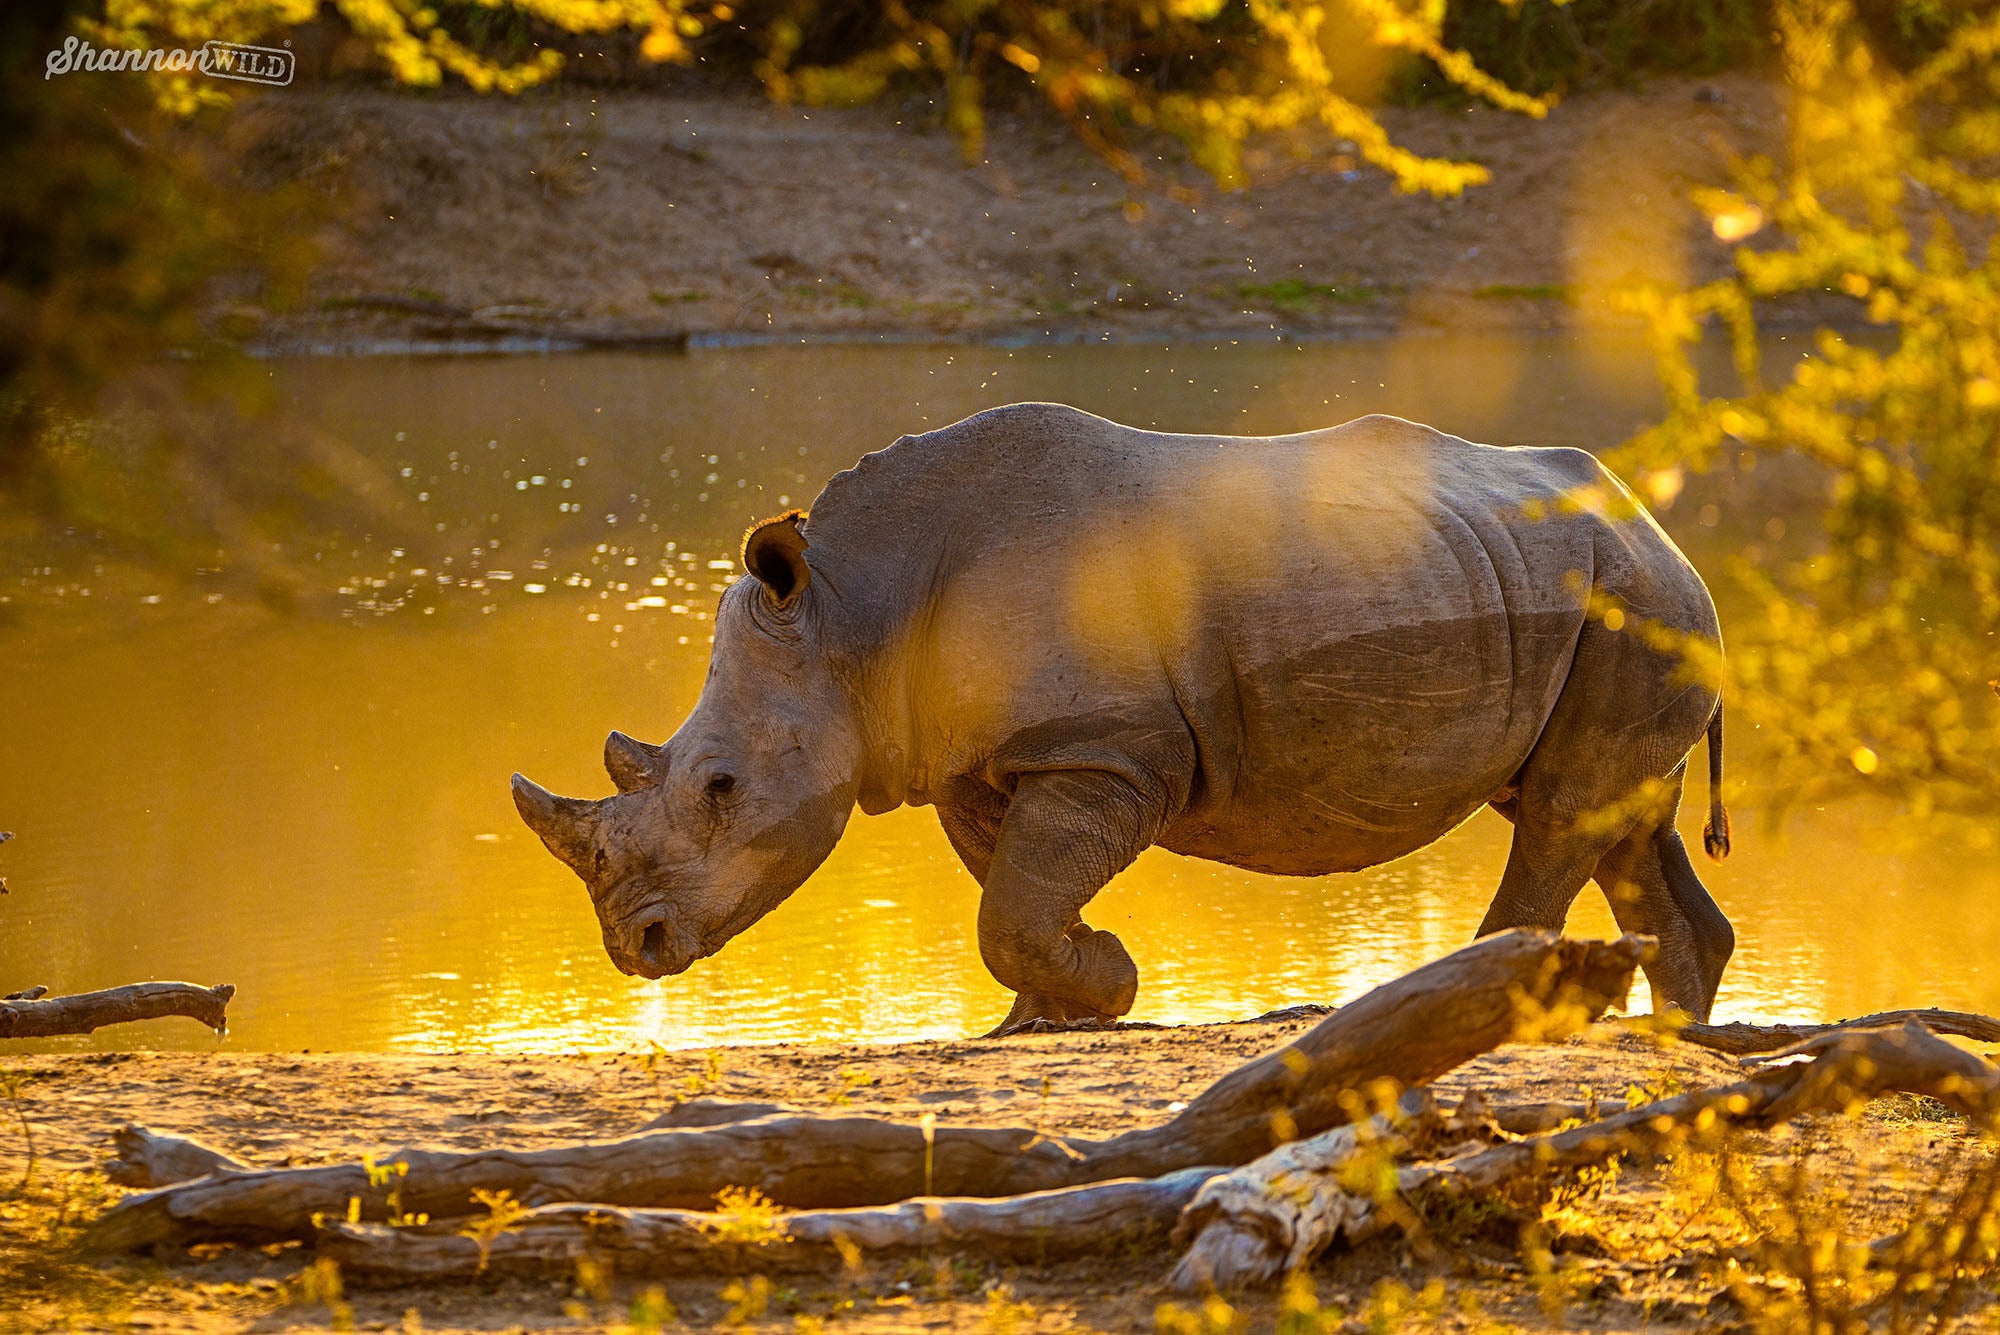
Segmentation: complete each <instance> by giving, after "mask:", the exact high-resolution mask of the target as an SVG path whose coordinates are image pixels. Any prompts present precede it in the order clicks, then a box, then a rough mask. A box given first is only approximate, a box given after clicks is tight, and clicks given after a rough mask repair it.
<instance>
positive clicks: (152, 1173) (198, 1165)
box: [104, 1126, 250, 1187]
mask: <svg viewBox="0 0 2000 1335" xmlns="http://www.w3.org/2000/svg"><path fill="white" fill-rule="evenodd" d="M111 1143H112V1145H113V1146H114V1147H115V1148H116V1149H117V1151H118V1156H117V1157H116V1158H114V1159H112V1160H111V1161H110V1162H108V1163H106V1164H105V1165H104V1175H105V1176H106V1177H108V1178H110V1179H111V1180H112V1181H113V1182H116V1183H118V1184H119V1185H120V1186H124V1187H165V1186H171V1185H172V1184H174V1183H176V1182H192V1181H193V1180H194V1179H195V1178H198V1177H207V1176H208V1175H209V1174H210V1173H243V1172H248V1171H250V1170H249V1168H248V1167H247V1166H246V1165H244V1164H242V1163H239V1162H237V1161H236V1160H235V1159H232V1158H230V1157H229V1156H228V1155H226V1154H224V1153H223V1152H222V1151H221V1150H212V1149H210V1148H209V1147H208V1146H206V1145H203V1144H201V1143H200V1142H198V1141H193V1140H183V1139H181V1138H180V1137H179V1136H162V1135H159V1134H157V1133H155V1132H152V1131H148V1130H147V1129H146V1128H145V1127H143V1126H126V1127H120V1128H119V1129H118V1130H116V1131H114V1132H112V1133H111Z"/></svg>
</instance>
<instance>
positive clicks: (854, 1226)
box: [314, 1168, 1225, 1283]
mask: <svg viewBox="0 0 2000 1335" xmlns="http://www.w3.org/2000/svg"><path fill="white" fill-rule="evenodd" d="M1223 1171H1225V1170H1224V1169H1221V1168H1184V1169H1181V1170H1180V1171H1179V1172H1176V1173H1168V1174H1166V1175H1165V1176H1163V1177H1156V1178H1121V1179H1118V1180H1115V1181H1111V1182H1096V1183H1091V1184H1090V1185H1088V1186H1081V1187H1065V1188H1063V1189H1061V1190H1058V1191H1041V1192H1032V1193H1028V1194H1025V1195H1020V1196H1001V1197H997V1198H992V1199H987V1198H982V1197H965V1196H957V1197H929V1196H920V1197H917V1198H916V1199H914V1200H907V1201H902V1202H900V1203H898V1204H895V1205H889V1206H882V1207H873V1208H860V1209H844V1210H806V1211H802V1212H800V1213H797V1214H786V1215H778V1216H775V1217H774V1218H771V1219H770V1220H769V1221H768V1222H760V1221H733V1220H731V1219H730V1218H729V1217H728V1216H727V1215H717V1214H715V1213H712V1212H705V1211H695V1210H646V1209H623V1208H619V1207H616V1206H605V1205H579V1204H575V1203H567V1204H562V1205H545V1206H542V1207H540V1208H539V1209H534V1210H529V1211H527V1212H526V1213H525V1214H521V1215H518V1216H516V1217H514V1218H513V1219H511V1220H508V1221H507V1222H506V1223H505V1226H504V1227H498V1226H496V1227H495V1229H494V1231H492V1232H491V1233H489V1234H487V1235H486V1236H484V1237H481V1236H479V1235H478V1232H477V1229H476V1222H477V1221H475V1226H474V1227H468V1226H467V1224H466V1222H465V1221H463V1220H461V1221H458V1222H457V1223H456V1224H442V1223H441V1224H422V1225H418V1226H416V1227H413V1228H397V1227H394V1226H392V1225H389V1224H350V1223H347V1222H345V1221H344V1220H342V1221H336V1222H331V1223H327V1224H325V1225H323V1226H322V1227H321V1228H320V1229H319V1231H318V1232H317V1233H316V1234H315V1236H314V1241H315V1243H316V1245H317V1247H318V1250H319V1254H320V1255H321V1256H329V1257H332V1258H333V1260H334V1261H336V1262H337V1263H338V1264H339V1265H340V1271H341V1274H342V1276H343V1277H348V1278H358V1279H371V1280H376V1281H380V1282H389V1283H414V1282H419V1281H426V1280H441V1279H470V1278H472V1277H473V1276H475V1275H478V1274H481V1273H503V1274H514V1273H528V1274H538V1273H539V1274H560V1275H567V1274H574V1273H575V1270H576V1263H577V1261H578V1259H580V1258H582V1257H585V1256H588V1257H589V1258H591V1259H592V1260H593V1261H595V1262H597V1263H598V1264H599V1265H603V1266H606V1267H608V1268H610V1269H612V1270H615V1271H617V1272H619V1273H622V1274H627V1275H641V1274H643V1275H663V1274H675V1273H683V1274H688V1273H691V1274H712V1273H718V1272H721V1273H728V1272H732V1271H748V1270H756V1271H760V1272H763V1273H766V1274H769V1273H773V1272H789V1271H800V1270H823V1269H828V1268H832V1267H836V1266H839V1265H841V1264H846V1263H853V1262H856V1261H858V1260H859V1259H860V1258H861V1257H862V1256H905V1255H909V1254H911V1253H913V1252H927V1251H932V1250H947V1249H948V1250H953V1251H961V1252H974V1253H977V1254H979V1255H981V1256H989V1257H995V1258H1005V1259H1013V1260H1028V1261H1042V1260H1052V1259H1057V1258H1067V1257H1071V1256H1080V1255H1093V1254H1098V1253H1102V1252H1105V1251H1117V1250H1123V1249H1126V1248H1130V1247H1133V1246H1135V1245H1139V1244H1143V1243H1147V1242H1152V1243H1158V1242H1160V1241H1162V1240H1164V1239H1165V1238H1166V1236H1167V1233H1168V1231H1169V1230H1170V1229H1172V1227H1173V1225H1174V1221H1175V1220H1176V1219H1178V1218H1179V1217H1180V1213H1181V1210H1182V1208H1183V1207H1184V1206H1185V1205H1186V1204H1187V1203H1188V1201H1190V1200H1191V1199H1193V1197H1194V1194H1195V1192H1196V1191H1197V1190H1199V1189H1200V1187H1201V1185H1202V1183H1204V1182H1206V1181H1208V1179H1210V1178H1211V1177H1214V1176H1215V1175H1216V1174H1218V1173H1221V1172H1223ZM496 1225H497V1221H496Z"/></svg>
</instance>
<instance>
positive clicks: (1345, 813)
mask: <svg viewBox="0 0 2000 1335" xmlns="http://www.w3.org/2000/svg"><path fill="white" fill-rule="evenodd" d="M1577 629H1578V616H1577V614H1576V613H1573V612H1567V611H1561V612H1549V613H1545V614H1541V615H1530V616H1526V617H1523V616H1519V615H1516V616H1512V617H1509V616H1507V615H1504V614H1499V615H1492V616H1472V617H1458V618H1447V619H1440V620H1436V621H1430V622H1423V623H1419V624H1415V625H1404V626H1395V627H1384V628H1381V629H1377V630H1374V631H1370V632H1365V633H1360V634H1352V635H1345V636H1339V637H1334V638H1329V639H1327V640H1325V641H1322V642H1320V643H1317V644H1315V645H1313V646H1311V647H1310V648H1308V649H1306V650H1303V651H1301V652H1296V653H1293V654H1290V655H1279V656H1275V657H1272V658H1269V659H1266V660H1265V661H1263V662H1262V663H1261V664H1260V665H1255V666H1253V667H1252V668H1251V670H1248V671H1245V670H1243V664H1242V663H1241V660H1239V667H1238V673H1237V674H1236V677H1237V679H1236V681H1235V682H1234V689H1235V701H1236V702H1237V703H1238V705H1239V709H1238V712H1237V716H1236V719H1235V720H1234V721H1233V725H1232V724H1231V723H1226V722H1221V721H1217V722H1216V723H1215V726H1217V727H1229V728H1231V730H1232V731H1235V732H1237V734H1238V735H1240V737H1241V750H1240V752H1239V753H1238V760H1237V764H1236V767H1235V773H1234V776H1233V782H1231V783H1228V784H1226V785H1225V784H1222V783H1210V784H1204V785H1202V786H1201V787H1200V788H1199V790H1198V793H1199V795H1198V797H1197V799H1196V800H1195V801H1194V802H1191V803H1190V805H1189V808H1188V810H1187V811H1186V812H1184V813H1183V814H1182V816H1181V817H1180V818H1179V819H1177V820H1176V821H1174V822H1173V823H1172V824H1171V825H1170V826H1169V827H1168V829H1167V830H1166V831H1165V832H1164V834H1163V837H1162V838H1161V840H1160V842H1161V844H1162V845H1163V846H1165V847H1167V848H1169V849H1172V850H1173V851H1175V852H1179V853H1185V854H1188V855H1190V856H1194V857H1202V858H1209V859H1212V860H1215V861H1219V862H1226V863H1229V864H1231V865H1234V866H1240V867H1246V868H1249V869H1252V870H1257V871H1266V872H1272V873H1277V874H1281V875H1295V876H1312V875H1322V874H1325V873H1328V872H1336V871H1356V870H1359V869H1361V868H1363V867H1371V866H1375V865H1377V864H1379V863H1383V862H1388V861H1391V860H1393V859H1395V858H1399V857H1402V856H1404V855H1405V854H1408V853H1411V852H1414V851H1415V850H1417V849H1419V848H1422V847H1424V846H1425V845H1426V844H1429V843H1431V842H1433V841H1435V840H1436V839H1438V838H1439V837H1440V836H1442V835H1444V834H1446V833H1447V832H1449V831H1450V830H1452V829H1453V828H1455V827H1456V826H1458V825H1459V824H1461V823H1462V822H1464V821H1465V820H1466V819H1467V818H1468V817H1470V816H1471V815H1472V814H1473V813H1474V812H1476V811H1478V810H1479V808H1480V807H1481V806H1483V805H1485V804H1486V803H1487V802H1488V801H1489V800H1491V799H1492V798H1493V797H1494V796H1495V795H1496V794H1497V793H1498V792H1499V791H1500V790H1501V789H1502V788H1503V787H1505V786H1506V784H1507V783H1508V782H1509V781H1510V780H1511V779H1512V778H1513V777H1514V776H1515V775H1516V774H1517V773H1518V772H1519V771H1520V769H1521V767H1522V765H1523V764H1525V763H1526V761H1527V758H1528V754H1529V752H1530V751H1532V750H1533V749H1534V745H1535V742H1536V740H1537V739H1538V738H1539V736H1540V735H1541V730H1542V725H1543V723H1544V722H1545V721H1546V720H1547V718H1548V716H1549V713H1550V711H1551V710H1553V708H1554V706H1555V701H1556V698H1557V696H1559V695H1560V694H1561V690H1562V685H1563V682H1564V680H1565V679H1566V677H1567V673H1568V667H1569V662H1570V655H1571V652H1572V650H1573V647H1574V645H1575V641H1576V634H1577ZM1210 750H1211V752H1213V750H1214V748H1210Z"/></svg>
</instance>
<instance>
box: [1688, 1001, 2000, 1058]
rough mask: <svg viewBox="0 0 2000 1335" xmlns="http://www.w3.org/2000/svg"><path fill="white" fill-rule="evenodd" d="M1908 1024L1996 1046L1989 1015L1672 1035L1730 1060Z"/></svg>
mask: <svg viewBox="0 0 2000 1335" xmlns="http://www.w3.org/2000/svg"><path fill="white" fill-rule="evenodd" d="M1912 1020H1914V1021H1915V1022H1916V1023H1918V1024H1920V1025H1922V1026H1923V1027H1924V1028H1926V1029H1928V1030H1930V1031H1931V1032H1932V1033H1934V1034H1951V1035H1953V1036H1954V1037H1957V1038H1969V1039H1972V1040H1973V1041H1974V1042H1976V1043H2000V1020H1996V1019H1994V1018H1993V1017H1992V1016H1991V1015H1980V1014H1978V1013H1976V1012H1973V1011H1946V1010H1928V1009H1927V1010H1902V1011H1880V1012H1878V1013H1876V1014H1874V1015H1863V1016H1861V1017H1859V1018H1858V1019H1853V1020H1835V1021H1833V1022H1832V1023H1830V1024H1746V1023H1744V1022H1742V1021H1740V1020H1739V1021H1735V1022H1732V1023H1730V1024H1687V1025H1682V1026H1681V1027H1680V1028H1678V1029H1676V1030H1674V1031H1673V1032H1674V1034H1675V1035H1676V1036H1677V1037H1678V1038H1680V1039H1681V1041H1682V1042H1685V1043H1693V1044H1695V1045H1696V1046H1698V1047H1704V1048H1710V1049H1713V1050H1714V1051H1716V1052H1721V1053H1725V1054H1727V1055H1729V1056H1731V1057H1744V1056H1749V1055H1751V1054H1753V1053H1759V1052H1776V1051H1777V1050H1778V1049H1780V1048H1788V1047H1791V1046H1792V1045H1793V1044H1796V1043H1803V1042H1805V1041H1807V1040H1808V1039H1812V1038H1817V1037H1819V1036H1821V1035H1823V1034H1833V1033H1840V1032H1843V1031H1845V1030H1851V1029H1880V1028H1882V1027H1884V1026H1886V1025H1900V1024H1904V1023H1906V1022H1908V1021H1912Z"/></svg>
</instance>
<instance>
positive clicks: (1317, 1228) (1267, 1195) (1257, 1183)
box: [1168, 1021, 2000, 1292]
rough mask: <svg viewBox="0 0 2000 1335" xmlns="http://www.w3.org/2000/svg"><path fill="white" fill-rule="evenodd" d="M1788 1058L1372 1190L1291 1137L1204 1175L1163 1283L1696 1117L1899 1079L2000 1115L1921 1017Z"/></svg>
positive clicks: (1342, 1162)
mask: <svg viewBox="0 0 2000 1335" xmlns="http://www.w3.org/2000/svg"><path fill="white" fill-rule="evenodd" d="M1795 1056H1811V1057H1813V1060H1812V1061H1810V1062H1806V1063H1803V1064H1798V1065H1787V1066H1773V1067H1769V1068H1768V1069H1766V1070H1763V1071H1760V1072H1758V1073H1757V1074H1756V1075H1754V1076H1752V1077H1750V1078H1749V1079H1748V1080H1744V1081H1741V1082H1738V1083H1735V1084H1731V1085H1725V1086H1722V1087H1720V1088H1717V1089H1707V1090H1697V1091H1694V1092H1691V1093H1687V1094H1682V1095H1679V1096H1677V1097H1675V1098H1671V1099H1664V1100H1661V1101H1659V1102H1657V1103H1649V1104H1644V1105H1641V1106H1639V1107H1637V1108H1631V1109H1628V1110H1627V1111H1625V1112H1622V1113H1618V1114H1616V1115H1615V1116H1612V1117H1607V1118H1604V1119H1602V1120H1599V1121H1595V1122H1588V1123H1585V1124H1584V1125H1582V1126H1577V1127H1572V1128H1569V1129H1568V1130H1564V1131H1557V1132H1552V1133H1549V1134H1545V1135H1539V1136H1533V1137H1529V1138H1527V1139H1523V1140H1516V1141H1512V1142H1510V1143H1507V1144H1502V1145H1497V1146H1494V1147H1493V1148H1491V1149H1485V1150H1480V1151H1478V1152H1476V1153H1472V1154H1467V1155H1463V1156H1461V1157H1458V1158H1455V1159H1450V1160H1447V1161H1444V1162H1441V1163H1427V1164H1418V1165H1413V1166H1411V1167H1407V1168H1402V1169H1399V1170H1398V1171H1397V1172H1396V1174H1395V1177H1394V1179H1393V1189H1390V1190H1384V1191H1382V1192H1379V1193H1364V1192H1358V1191H1353V1190H1350V1189H1349V1187H1348V1186H1347V1185H1346V1184H1343V1183H1342V1181H1341V1175H1342V1172H1343V1170H1344V1169H1347V1168H1348V1167H1349V1166H1350V1165H1351V1164H1352V1162H1353V1160H1354V1157H1355V1155H1356V1153H1357V1147H1356V1146H1355V1144H1354V1143H1353V1142H1352V1140H1351V1139H1348V1138H1343V1137H1342V1136H1341V1134H1340V1133H1338V1132H1330V1133H1327V1134H1324V1135H1321V1136H1317V1137H1314V1138H1313V1139H1311V1140H1308V1141H1304V1142H1301V1143H1300V1144H1297V1145H1288V1146H1285V1147H1284V1148H1283V1149H1281V1150H1278V1151H1276V1152H1275V1153H1273V1154H1269V1155H1266V1156H1264V1157H1263V1158H1261V1159H1259V1160H1257V1161H1255V1162H1254V1163H1251V1164H1249V1165H1247V1166H1245V1167H1243V1168H1240V1169H1238V1170H1236V1171H1235V1172H1232V1173H1226V1174H1222V1175H1219V1176H1217V1177H1215V1178H1214V1179H1212V1180H1210V1181H1209V1182H1207V1183H1206V1184H1204V1185H1203V1187H1202V1189H1201V1190H1200V1192H1199V1193H1197V1195H1196V1197H1195V1199H1194V1201H1193V1202H1191V1203H1190V1204H1189V1206H1188V1208H1187V1211H1186V1213H1185V1214H1184V1215H1183V1217H1182V1220H1181V1222H1180V1224H1179V1225H1177V1226H1176V1229H1175V1239H1176V1242H1177V1243H1179V1244H1180V1245H1182V1246H1184V1247H1185V1248H1186V1250H1185V1252H1184V1254H1183V1255H1182V1257H1181V1260H1180V1262H1179V1264H1177V1265H1176V1266H1175V1267H1174V1270H1173V1272H1172V1274H1171V1275H1170V1276H1169V1277H1168V1284H1169V1286H1170V1287H1172V1288H1174V1289H1176V1290H1178V1291H1181V1292H1200V1291H1203V1290H1207V1289H1226V1288H1238V1287H1248V1286H1254V1285H1262V1284H1269V1283H1271V1282H1273V1281H1274V1280H1276V1279H1277V1278H1278V1277H1279V1276H1280V1275H1282V1274H1284V1273H1285V1272H1286V1271H1288V1270H1292V1269H1296V1268H1298V1267H1300V1266H1303V1265H1306V1264H1309V1263H1310V1262H1311V1261H1312V1259H1313V1258H1314V1257H1315V1256H1317V1255H1319V1253H1320V1252H1322V1251H1324V1250H1325V1249H1326V1248H1327V1247H1328V1246H1330V1245H1331V1244H1332V1243H1334V1242H1335V1241H1339V1240H1345V1241H1346V1242H1347V1243H1348V1244H1349V1245H1350V1246H1351V1245H1354V1244H1356V1243H1359V1242H1362V1241H1365V1240H1366V1239H1368V1238H1371V1237H1374V1236H1376V1235H1378V1234H1380V1233H1383V1232H1386V1231H1388V1230H1389V1229H1391V1228H1393V1227H1395V1226H1396V1225H1397V1224H1398V1223H1399V1222H1401V1221H1406V1220H1410V1219H1413V1218H1415V1217H1417V1214H1418V1213H1420V1212H1421V1211H1423V1210H1426V1209H1431V1208H1435V1207H1437V1206H1439V1205H1443V1204H1448V1203H1449V1202H1451V1201H1453V1200H1463V1199H1466V1198H1469V1197H1473V1196H1478V1195H1491V1194H1494V1193H1500V1192H1507V1191H1518V1190H1521V1189H1522V1188H1524V1187H1532V1186H1535V1185H1538V1184H1539V1183H1541V1182H1544V1181H1546V1179H1547V1178H1548V1176H1549V1175H1550V1174H1551V1173H1553V1172H1556V1171H1559V1170H1563V1169H1572V1168H1581V1167H1587V1166H1591V1165H1595V1164H1601V1163H1604V1162H1606V1161H1607V1160H1609V1159H1612V1158H1614V1157H1616V1156H1618V1155H1621V1154H1628V1153H1657V1152H1659V1151H1661V1150H1662V1149H1665V1148H1667V1147H1670V1146H1672V1145H1674V1144H1676V1143H1679V1142H1680V1141H1682V1140H1683V1139H1685V1138H1686V1137H1687V1136H1688V1135H1689V1134H1690V1132H1691V1131H1692V1130H1695V1129H1699V1130H1702V1131H1704V1132H1706V1131H1712V1130H1714V1129H1716V1128H1719V1127H1724V1126H1728V1127H1734V1128H1738V1129H1743V1130H1758V1129H1762V1128H1766V1127H1771V1126H1775V1125H1777V1124H1778V1123H1780V1122H1785V1121H1789V1120H1791V1119H1792V1118H1794V1117H1797V1116H1799V1115H1801V1114H1803V1113H1808V1112H1819V1111H1838V1110H1842V1109H1845V1108H1848V1107H1850V1106H1852V1105H1854V1104H1857V1103H1860V1102H1865V1101H1866V1100H1867V1099H1870V1098H1873V1097H1875V1096H1876V1095H1878V1094H1885V1093H1890V1092H1898V1091H1900V1092H1904V1093H1912V1094H1928V1095H1930V1096H1931V1097H1933V1098H1937V1099H1941V1100H1943V1101H1944V1102H1946V1103H1948V1104H1950V1105H1951V1106H1952V1107H1954V1108H1956V1109H1958V1110H1959V1111H1961V1112H1964V1113H1966V1114H1967V1115H1968V1116H1971V1117H1973V1118H1974V1119H1975V1120H1976V1121H1977V1122H1979V1124H1980V1125H1982V1126H1984V1127H1987V1128H1988V1129H1991V1127H1992V1126H1993V1125H1994V1118H1995V1116H1996V1114H2000V1069H1996V1068H1995V1067H1993V1066H1992V1065H1991V1064H1990V1063H1987V1062H1985V1061H1982V1060H1981V1059H1980V1058H1979V1057H1977V1056H1975V1055H1974V1054H1972V1053H1969V1052H1966V1051H1965V1050H1964V1049H1962V1048H1957V1047H1953V1046H1952V1045H1951V1044H1949V1043H1947V1042H1945V1041H1944V1040H1943V1039H1941V1038H1938V1037H1937V1036H1936V1035H1935V1034H1932V1033H1931V1032H1930V1031H1929V1030H1927V1029H1925V1028H1924V1027H1923V1026H1921V1025H1919V1024H1917V1023H1916V1022H1915V1021H1909V1022H1907V1023H1906V1024H1905V1025H1903V1026H1902V1027H1901V1028H1879V1029H1847V1030H1841V1031H1838V1032H1829V1033H1826V1034H1820V1035H1816V1036H1814V1037H1813V1038H1811V1039H1808V1040H1807V1041H1806V1042H1804V1043H1801V1044H1797V1045H1795V1046H1794V1047H1792V1048H1789V1049H1785V1050H1783V1051H1781V1052H1779V1053H1777V1054H1774V1055H1773V1056H1772V1057H1770V1058H1767V1059H1766V1060H1767V1061H1775V1060H1779V1059H1781V1058H1789V1057H1795ZM1385 1185H1386V1184H1385Z"/></svg>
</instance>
